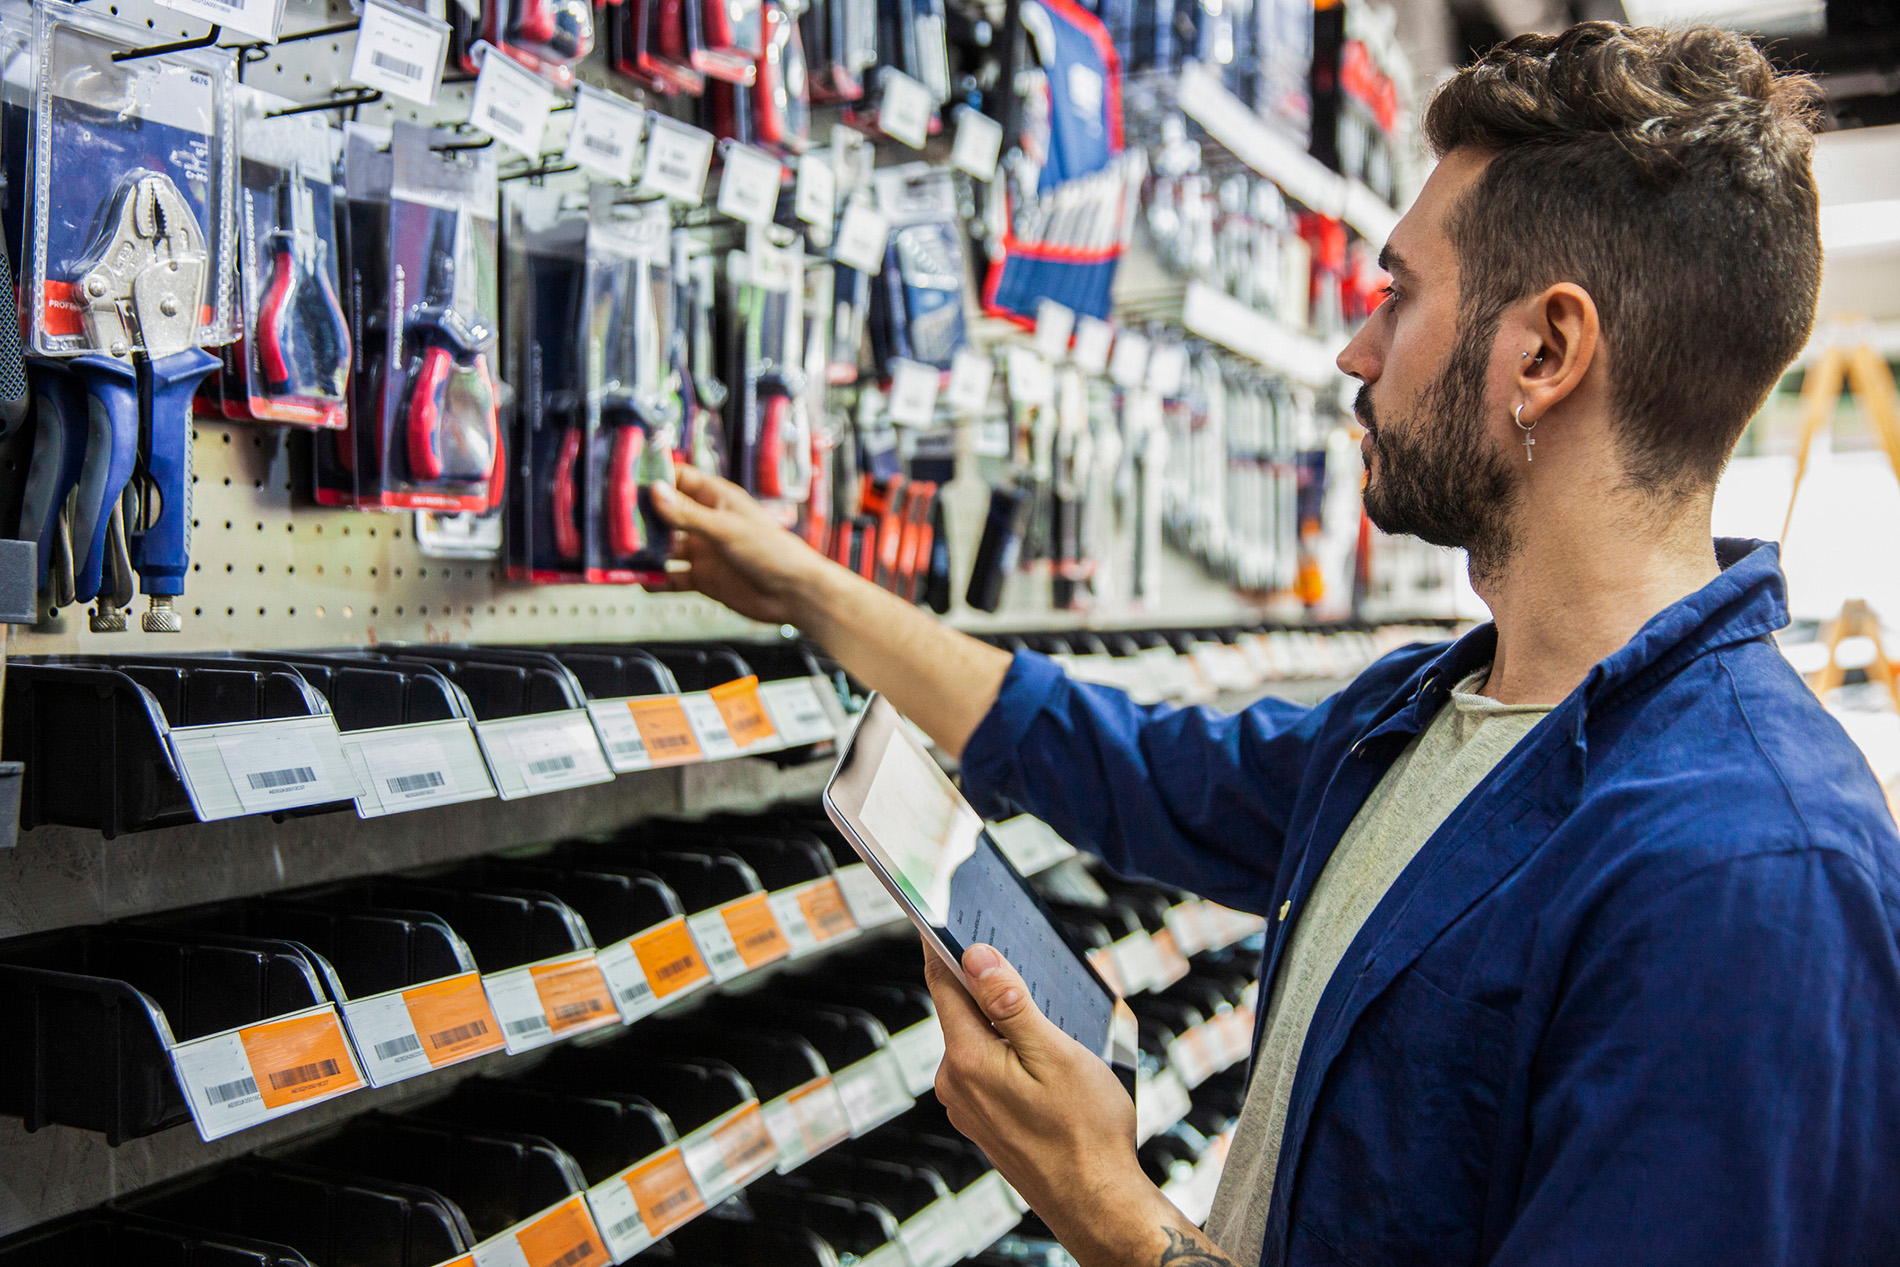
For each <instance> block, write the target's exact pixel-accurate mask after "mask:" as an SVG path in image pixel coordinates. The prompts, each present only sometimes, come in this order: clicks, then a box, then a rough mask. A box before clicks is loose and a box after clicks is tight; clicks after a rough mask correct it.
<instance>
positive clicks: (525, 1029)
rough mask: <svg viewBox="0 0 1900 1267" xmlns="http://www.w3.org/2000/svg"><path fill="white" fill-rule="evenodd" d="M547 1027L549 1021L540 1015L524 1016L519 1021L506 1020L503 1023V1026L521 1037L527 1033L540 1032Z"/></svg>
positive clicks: (517, 1036)
mask: <svg viewBox="0 0 1900 1267" xmlns="http://www.w3.org/2000/svg"><path fill="white" fill-rule="evenodd" d="M547 1027H548V1023H547V1021H546V1019H545V1018H543V1017H539V1016H524V1017H522V1018H521V1019H520V1020H518V1021H505V1022H503V1023H502V1028H503V1029H504V1030H506V1031H508V1033H510V1034H512V1035H514V1036H515V1037H516V1038H520V1037H522V1036H523V1035H526V1034H537V1033H540V1032H541V1031H542V1030H545V1029H546V1028H547Z"/></svg>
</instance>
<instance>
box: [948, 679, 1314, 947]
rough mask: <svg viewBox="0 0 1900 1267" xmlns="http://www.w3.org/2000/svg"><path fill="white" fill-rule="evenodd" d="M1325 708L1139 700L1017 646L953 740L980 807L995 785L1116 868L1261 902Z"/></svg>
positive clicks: (1251, 903) (990, 809)
mask: <svg viewBox="0 0 1900 1267" xmlns="http://www.w3.org/2000/svg"><path fill="white" fill-rule="evenodd" d="M1331 707H1332V701H1331V700H1328V701H1326V702H1324V703H1321V704H1319V705H1317V706H1314V707H1311V708H1309V707H1306V706H1303V705H1299V704H1291V703H1288V702H1286V701H1284V700H1272V699H1269V700H1262V701H1260V702H1259V703H1257V704H1254V705H1253V706H1251V707H1249V708H1247V709H1246V710H1244V711H1242V712H1239V713H1234V714H1231V715H1224V714H1220V713H1216V712H1213V711H1212V710H1209V709H1203V708H1173V707H1168V706H1165V705H1155V706H1143V705H1138V704H1136V703H1135V702H1134V701H1133V700H1131V699H1129V698H1128V696H1127V695H1126V694H1125V693H1123V692H1121V691H1118V690H1115V689H1114V688H1112V687H1105V686H1097V685H1091V684H1087V683H1080V682H1075V681H1072V680H1071V679H1070V678H1069V677H1068V675H1066V674H1065V673H1063V671H1062V670H1061V668H1060V667H1059V666H1057V665H1056V664H1055V663H1054V662H1053V661H1051V660H1049V659H1047V658H1045V657H1043V656H1040V655H1037V654H1035V653H1034V652H1028V651H1023V652H1018V653H1017V655H1016V658H1015V661H1014V662H1013V663H1012V664H1011V665H1010V669H1009V674H1008V676H1006V677H1005V678H1004V679H1003V687H1002V691H1001V693H1000V694H999V695H998V696H997V700H996V704H995V706H994V707H992V708H991V709H990V712H989V714H988V715H987V716H986V717H985V718H984V719H983V722H982V724H981V725H979V726H978V727H977V729H976V733H975V734H973V735H972V736H971V737H970V742H969V744H968V745H967V746H966V747H965V749H964V752H963V762H962V770H963V786H964V790H965V792H966V794H967V795H969V796H970V798H971V800H972V801H974V802H975V804H976V806H977V808H978V809H980V810H982V811H984V812H985V813H986V814H995V813H997V812H999V798H1006V799H1007V800H1008V801H1009V802H1011V803H1013V804H1014V805H1016V806H1019V807H1021V808H1022V809H1025V810H1027V811H1028V812H1030V813H1032V814H1034V815H1035V816H1036V817H1038V818H1040V819H1042V820H1043V821H1044V822H1046V823H1048V824H1049V825H1050V826H1051V827H1053V828H1055V830H1056V832H1057V833H1058V834H1060V835H1061V836H1062V838H1063V839H1064V840H1067V841H1068V842H1069V843H1071V844H1073V845H1075V846H1076V847H1077V848H1080V849H1087V850H1089V851H1090V852H1092V853H1096V854H1099V855H1100V856H1101V857H1102V859H1103V860H1104V861H1106V862H1107V863H1108V865H1109V866H1111V867H1113V868H1114V869H1115V870H1116V871H1117V872H1119V873H1121V874H1123V875H1130V876H1146V877H1148V878H1150V879H1153V880H1157V881H1160V882H1161V883H1164V884H1172V885H1177V886H1179V887H1181V888H1185V889H1190V890H1192V891H1193V892H1195V893H1198V894H1201V895H1202V896H1204V897H1209V898H1213V899H1214V900H1215V901H1217V902H1222V903H1225V904H1226V905H1228V906H1232V907H1235V908H1236V909H1239V910H1246V911H1252V912H1254V913H1256V914H1265V913H1266V910H1267V908H1268V905H1269V903H1270V901H1271V897H1272V893H1273V883H1274V877H1275V875H1276V873H1277V872H1278V870H1279V866H1280V857H1281V851H1282V849H1283V847H1284V845H1285V842H1286V831H1287V823H1288V820H1289V819H1290V817H1291V815H1292V812H1293V805H1294V802H1295V800H1296V799H1297V798H1298V796H1299V792H1300V787H1301V783H1302V781H1303V779H1304V777H1305V774H1306V769H1307V766H1308V758H1309V756H1310V750H1311V748H1312V745H1313V741H1314V737H1315V736H1316V735H1318V734H1319V732H1320V730H1321V728H1322V726H1323V725H1324V723H1325V720H1326V717H1327V714H1328V712H1329V710H1330V708H1331Z"/></svg>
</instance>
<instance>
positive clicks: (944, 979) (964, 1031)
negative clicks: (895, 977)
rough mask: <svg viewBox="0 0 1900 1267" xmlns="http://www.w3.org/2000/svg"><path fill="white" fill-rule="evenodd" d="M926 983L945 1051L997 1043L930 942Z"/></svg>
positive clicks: (974, 1003) (980, 1013)
mask: <svg viewBox="0 0 1900 1267" xmlns="http://www.w3.org/2000/svg"><path fill="white" fill-rule="evenodd" d="M924 981H925V983H926V984H928V985H929V986H930V997H931V998H933V999H935V1000H936V1002H937V1023H938V1024H939V1025H941V1026H943V1042H944V1048H945V1050H946V1051H948V1050H950V1049H952V1048H955V1047H957V1046H958V1045H959V1044H976V1043H993V1042H995V1041H996V1034H995V1032H994V1031H993V1030H991V1029H990V1023H989V1021H988V1020H987V1019H985V1017H984V1015H983V1010H982V1009H981V1008H979V1007H978V1006H977V1005H976V1001H975V1000H974V999H972V998H971V997H970V992H969V991H968V990H965V989H964V988H963V984H962V982H960V981H958V980H957V976H956V974H955V973H954V972H952V971H950V968H949V965H947V964H945V963H944V962H943V960H942V959H940V958H939V957H938V955H937V951H936V948H935V947H934V946H932V945H931V944H930V943H929V942H925V943H924Z"/></svg>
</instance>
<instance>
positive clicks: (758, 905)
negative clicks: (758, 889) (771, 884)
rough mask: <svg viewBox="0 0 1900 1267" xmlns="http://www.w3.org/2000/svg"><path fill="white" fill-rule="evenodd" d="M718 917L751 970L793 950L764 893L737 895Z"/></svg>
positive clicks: (721, 908)
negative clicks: (739, 896)
mask: <svg viewBox="0 0 1900 1267" xmlns="http://www.w3.org/2000/svg"><path fill="white" fill-rule="evenodd" d="M719 918H720V920H721V922H723V923H724V924H725V926H726V932H727V933H728V934H730V935H731V937H732V945H733V948H734V949H735V950H736V951H738V954H739V959H740V961H741V962H742V963H744V964H745V966H746V969H747V970H748V971H750V970H751V969H753V968H763V967H764V966H765V965H766V964H768V963H772V962H774V961H775V960H779V959H783V958H785V957H786V956H787V955H789V954H791V953H792V947H791V943H790V942H788V941H786V940H785V930H784V929H782V928H780V927H779V924H778V918H777V917H776V916H775V915H773V914H772V904H771V899H770V898H769V897H768V896H767V895H766V894H764V893H750V894H747V895H746V896H745V897H741V898H734V899H733V900H732V901H730V902H727V903H726V904H725V905H724V906H721V907H720V908H719Z"/></svg>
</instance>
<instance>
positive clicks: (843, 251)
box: [831, 198, 891, 275]
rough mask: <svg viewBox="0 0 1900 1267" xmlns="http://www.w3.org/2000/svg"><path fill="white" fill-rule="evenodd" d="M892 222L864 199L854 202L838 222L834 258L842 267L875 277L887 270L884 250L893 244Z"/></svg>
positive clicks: (848, 206) (855, 199) (832, 252)
mask: <svg viewBox="0 0 1900 1267" xmlns="http://www.w3.org/2000/svg"><path fill="white" fill-rule="evenodd" d="M890 237H891V222H890V220H889V219H887V218H886V217H885V215H884V213H883V212H881V211H879V210H877V209H876V208H875V207H873V206H871V204H870V202H869V201H868V200H867V199H864V198H853V199H852V200H851V201H850V203H849V204H847V205H846V207H845V209H844V218H843V219H841V220H840V221H839V222H838V239H837V241H835V242H833V243H832V244H831V254H832V256H833V258H835V259H836V260H837V261H838V262H839V263H840V264H845V265H849V266H850V267H852V268H855V269H857V270H858V271H859V272H860V273H869V274H872V275H875V274H877V273H879V272H881V271H882V270H883V268H884V248H885V246H886V244H887V243H888V242H889V241H890Z"/></svg>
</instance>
